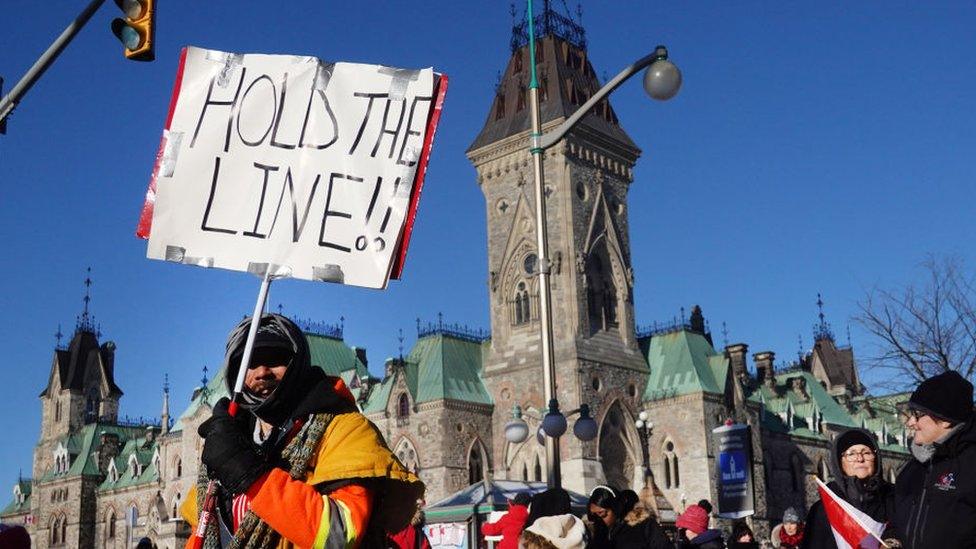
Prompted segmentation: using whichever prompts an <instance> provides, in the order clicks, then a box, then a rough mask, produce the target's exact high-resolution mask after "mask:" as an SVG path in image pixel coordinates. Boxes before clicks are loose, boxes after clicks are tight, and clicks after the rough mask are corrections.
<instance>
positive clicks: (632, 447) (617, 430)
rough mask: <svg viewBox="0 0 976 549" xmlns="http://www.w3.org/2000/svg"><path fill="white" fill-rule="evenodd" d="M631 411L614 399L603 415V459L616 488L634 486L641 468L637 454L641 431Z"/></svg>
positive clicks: (601, 428) (608, 480)
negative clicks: (637, 430) (635, 426)
mask: <svg viewBox="0 0 976 549" xmlns="http://www.w3.org/2000/svg"><path fill="white" fill-rule="evenodd" d="M633 431H634V424H633V419H632V418H631V415H630V414H629V413H628V412H627V410H625V409H624V407H623V405H621V404H620V401H619V400H618V401H614V403H613V404H611V405H610V408H609V409H608V410H607V413H606V415H605V416H603V422H602V424H601V425H600V443H599V444H600V446H599V451H600V462H601V463H602V464H603V475H604V476H605V477H606V479H607V483H608V484H609V485H610V486H613V487H614V488H630V487H632V486H633V485H634V479H635V475H637V474H638V473H639V471H640V464H639V462H638V459H637V458H636V456H638V455H640V448H639V447H638V446H637V433H636V432H633Z"/></svg>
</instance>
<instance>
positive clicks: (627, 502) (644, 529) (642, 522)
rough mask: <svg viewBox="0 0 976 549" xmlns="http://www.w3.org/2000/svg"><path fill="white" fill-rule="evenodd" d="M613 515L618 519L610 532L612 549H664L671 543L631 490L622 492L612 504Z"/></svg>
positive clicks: (646, 507)
mask: <svg viewBox="0 0 976 549" xmlns="http://www.w3.org/2000/svg"><path fill="white" fill-rule="evenodd" d="M614 505H615V508H614V514H616V515H617V516H618V517H620V518H619V519H618V520H617V522H616V524H614V526H613V528H612V529H611V530H610V543H611V545H612V547H613V548H614V549H644V548H652V549H666V548H668V547H672V543H671V541H670V540H669V539H668V537H667V535H666V534H665V533H664V530H663V529H662V528H661V526H660V525H659V524H658V523H657V521H656V520H654V515H653V514H652V513H651V511H650V509H648V506H647V504H645V503H644V502H642V501H640V498H639V497H638V496H637V493H636V492H634V491H633V490H623V491H622V492H620V494H619V495H618V496H617V499H616V501H615V502H614Z"/></svg>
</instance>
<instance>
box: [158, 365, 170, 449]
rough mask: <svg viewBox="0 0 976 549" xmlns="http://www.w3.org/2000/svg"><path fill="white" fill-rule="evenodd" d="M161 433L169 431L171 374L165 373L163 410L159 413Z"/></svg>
mask: <svg viewBox="0 0 976 549" xmlns="http://www.w3.org/2000/svg"><path fill="white" fill-rule="evenodd" d="M159 419H160V422H159V424H160V426H161V430H160V434H163V435H165V434H166V433H168V432H169V374H163V412H162V413H161V414H159Z"/></svg>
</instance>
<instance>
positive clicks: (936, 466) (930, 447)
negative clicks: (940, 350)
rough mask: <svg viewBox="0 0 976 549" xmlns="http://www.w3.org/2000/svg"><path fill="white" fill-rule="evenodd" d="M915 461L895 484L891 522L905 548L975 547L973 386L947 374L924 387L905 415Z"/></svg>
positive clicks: (910, 463) (975, 490) (909, 463)
mask: <svg viewBox="0 0 976 549" xmlns="http://www.w3.org/2000/svg"><path fill="white" fill-rule="evenodd" d="M903 419H904V421H905V426H906V427H907V428H908V429H909V430H910V431H912V432H913V433H914V437H913V440H912V445H911V452H912V456H914V458H915V459H913V460H911V461H909V462H908V463H907V464H905V466H904V468H902V470H901V472H900V473H899V474H898V479H897V480H896V481H895V516H894V519H893V520H892V525H893V527H894V530H895V531H896V532H897V537H898V539H899V540H900V541H901V542H902V545H903V546H904V547H908V548H911V549H929V548H936V547H939V548H941V547H947V548H948V547H952V548H954V549H955V548H965V547H976V425H974V415H973V385H972V383H970V382H969V381H967V380H966V379H965V378H963V377H962V376H961V375H959V373H957V372H955V371H949V372H946V373H943V374H939V375H937V376H933V377H931V378H929V379H926V380H925V381H923V382H922V383H921V384H920V385H919V386H918V388H917V389H916V390H915V392H914V393H912V396H911V397H910V398H909V400H908V403H907V406H906V407H905V409H904V415H903Z"/></svg>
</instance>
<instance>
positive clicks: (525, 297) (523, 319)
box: [513, 282, 532, 325]
mask: <svg viewBox="0 0 976 549" xmlns="http://www.w3.org/2000/svg"><path fill="white" fill-rule="evenodd" d="M513 318H514V320H515V321H514V322H513V324H515V325H519V324H526V323H528V322H529V321H530V320H531V319H532V309H531V302H530V301H529V291H528V290H527V289H526V286H525V282H519V283H518V285H516V286H515V300H514V301H513Z"/></svg>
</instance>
